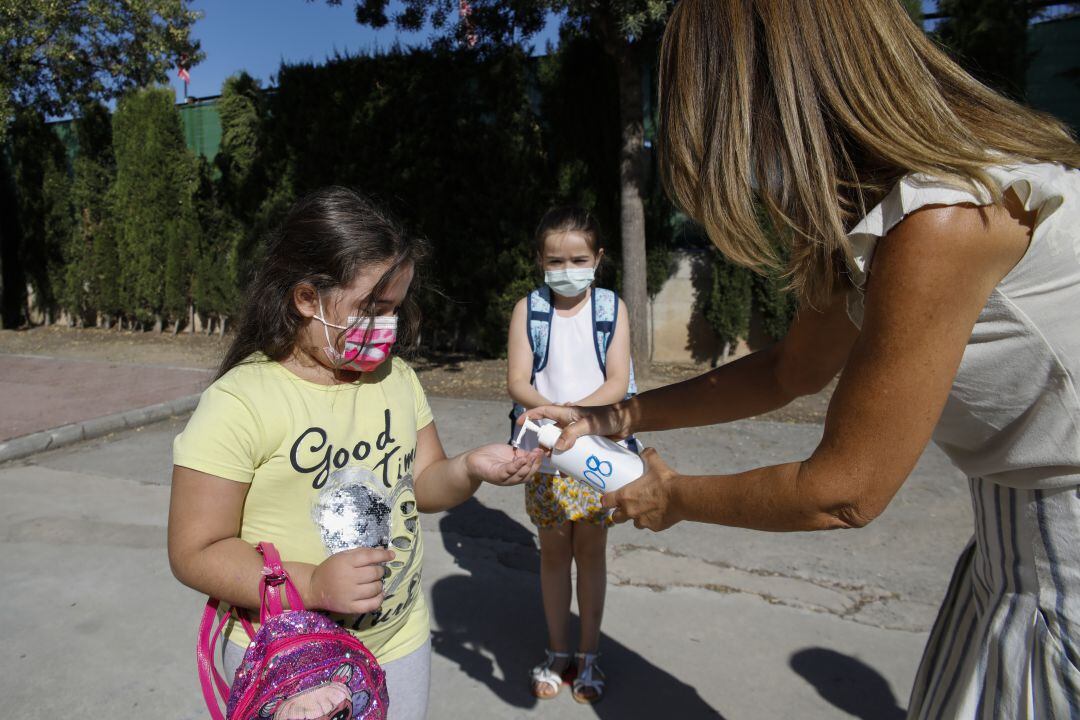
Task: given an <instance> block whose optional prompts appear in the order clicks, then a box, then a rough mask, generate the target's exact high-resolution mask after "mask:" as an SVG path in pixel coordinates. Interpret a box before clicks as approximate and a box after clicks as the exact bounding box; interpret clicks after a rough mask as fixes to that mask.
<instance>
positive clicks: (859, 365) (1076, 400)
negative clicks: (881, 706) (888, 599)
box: [530, 0, 1080, 720]
mask: <svg viewBox="0 0 1080 720" xmlns="http://www.w3.org/2000/svg"><path fill="white" fill-rule="evenodd" d="M822 5H823V3H815V2H811V1H810V0H749V1H747V2H734V3H721V2H715V0H682V1H681V2H680V3H678V5H677V6H676V8H675V10H674V12H673V14H672V17H671V21H670V22H669V24H668V28H667V31H666V33H665V38H664V43H663V47H662V50H661V58H660V88H661V91H660V119H661V132H660V133H659V143H658V146H659V152H660V161H661V162H660V164H661V168H662V170H663V172H664V175H665V179H666V181H667V185H668V188H669V191H670V193H671V195H672V196H673V197H674V199H675V200H676V201H677V202H678V203H679V205H681V206H682V207H683V208H684V209H686V211H687V212H689V213H690V214H691V215H692V216H693V217H694V219H695V220H697V221H698V222H700V223H701V224H702V225H703V226H704V227H705V228H706V229H707V230H708V232H709V235H710V238H711V239H712V240H713V242H714V243H715V244H716V245H717V247H719V249H720V250H721V251H722V252H723V253H724V254H725V255H726V256H727V257H728V258H730V259H732V260H734V261H736V262H740V263H743V264H746V265H752V266H762V265H768V264H770V263H775V257H776V254H775V251H774V248H773V247H772V246H771V245H770V243H769V242H768V240H767V238H765V237H764V235H763V233H762V231H761V228H760V226H759V223H758V220H757V217H756V210H757V208H759V207H765V208H767V209H768V210H769V211H770V214H771V220H772V223H773V225H774V226H775V227H777V228H779V230H780V237H781V238H782V240H783V241H784V242H785V244H786V245H787V248H786V249H787V250H788V252H787V253H786V255H787V256H788V257H790V262H789V263H788V266H787V268H786V269H787V271H788V277H790V278H791V280H792V283H793V285H794V287H795V288H796V289H797V290H798V291H799V292H800V294H801V295H802V299H803V301H804V302H803V305H802V307H801V309H800V311H799V314H798V317H797V318H796V320H795V322H794V324H793V325H792V328H791V330H790V331H789V333H788V335H787V337H785V338H784V339H783V340H782V341H781V342H780V343H778V344H777V345H775V346H773V347H770V348H768V349H766V350H763V351H761V352H758V353H754V354H751V355H749V356H747V357H745V358H742V359H740V360H738V361H736V362H734V363H730V364H728V365H725V366H723V367H721V368H718V369H717V370H714V371H713V372H711V373H708V374H706V375H704V376H702V377H700V378H697V379H694V380H689V381H687V382H684V383H680V384H678V385H673V386H671V387H667V388H660V389H658V390H654V391H651V392H648V393H644V394H642V395H639V396H637V397H635V398H634V399H633V400H630V401H628V402H624V403H617V404H615V405H613V406H609V407H606V408H568V407H554V406H553V407H549V408H541V409H536V410H534V411H533V412H532V413H530V414H531V415H533V416H540V417H545V416H546V417H548V418H552V419H555V420H557V421H560V422H561V423H562V424H569V423H571V422H572V423H573V424H572V425H570V426H569V427H568V428H567V429H566V430H565V431H564V437H563V439H562V440H561V442H560V444H559V447H565V446H566V445H567V444H570V443H572V442H573V440H574V438H576V437H578V436H580V435H583V434H596V433H600V434H606V435H616V436H618V435H623V434H625V433H627V432H631V431H639V430H640V431H645V430H661V429H667V428H672V427H679V426H691V425H708V424H711V423H717V422H726V421H730V420H736V419H739V418H742V417H746V416H750V415H756V414H760V413H762V412H765V411H767V410H770V409H773V408H776V407H779V406H782V405H784V404H785V403H787V402H789V401H790V400H791V399H792V398H794V397H797V396H799V395H803V394H808V393H812V392H817V391H818V390H820V389H821V388H822V387H823V386H825V385H826V384H827V383H828V382H829V381H830V380H832V378H833V377H835V375H836V374H837V373H840V381H839V384H838V385H837V388H836V391H835V393H834V394H833V396H832V399H831V401H830V404H829V412H828V416H827V418H826V421H825V426H824V428H823V437H822V440H821V443H820V444H819V445H818V447H817V448H816V449H815V450H814V452H813V454H812V455H810V457H808V458H807V459H805V460H803V461H801V462H792V463H786V464H783V465H776V466H771V467H761V468H755V469H752V470H749V471H746V472H742V473H737V474H731V475H711V476H689V475H683V474H679V473H677V472H675V471H674V470H673V469H671V468H669V467H667V466H665V465H664V463H663V462H662V461H660V459H659V458H658V457H657V456H656V454H655V453H652V452H651V451H646V453H645V458H646V460H647V462H648V464H649V470H648V472H647V473H646V475H645V476H643V477H642V478H641V479H639V480H638V481H636V482H634V483H631V484H630V485H627V486H626V487H623V488H621V489H620V490H617V491H615V492H613V493H609V494H607V495H605V496H604V503H605V505H610V506H612V507H615V508H617V509H616V512H615V519H616V521H618V520H621V519H624V518H625V519H633V520H634V522H635V524H636V525H638V526H639V527H647V528H650V529H653V530H662V529H664V528H667V527H669V526H671V525H672V524H673V523H676V522H679V521H681V520H696V521H701V522H713V523H721V524H725V525H733V526H739V527H745V528H753V529H758V530H773V531H782V530H786V531H791V530H826V529H832V528H859V527H862V526H864V525H866V524H867V523H869V522H871V521H872V520H873V519H874V518H875V517H876V516H877V515H878V514H880V513H881V512H883V511H884V510H885V508H886V506H887V505H888V504H889V502H890V500H891V499H892V498H893V496H894V495H895V494H896V492H897V491H898V490H899V489H900V486H901V485H902V484H903V482H904V481H905V479H906V478H907V477H908V474H909V473H910V472H911V470H912V468H913V467H914V466H915V463H916V462H917V461H918V459H919V456H920V454H921V453H922V452H923V449H924V448H925V446H926V444H927V443H928V442H929V441H931V440H933V441H934V442H936V443H937V444H938V445H939V446H940V447H941V448H942V449H943V450H944V451H945V452H946V453H947V454H948V455H949V456H950V458H951V459H952V460H953V462H954V463H955V464H956V465H957V467H959V468H960V469H961V470H962V471H963V472H964V473H965V474H966V475H967V476H968V478H969V479H968V484H969V486H970V490H971V501H972V508H973V510H974V516H975V524H974V533H973V537H972V539H971V542H970V544H969V545H968V547H967V548H966V549H965V550H964V551H963V553H962V554H961V556H960V558H959V561H958V562H957V565H956V571H955V573H954V575H953V579H952V582H951V583H950V586H949V589H948V591H947V593H946V595H945V601H944V603H943V605H942V607H941V611H940V613H939V615H938V619H937V622H936V623H935V625H934V628H933V630H932V631H931V633H930V638H929V642H928V643H927V647H926V652H925V654H924V655H923V660H922V664H921V666H920V668H919V671H918V673H917V674H916V679H915V685H914V688H913V690H912V693H911V700H910V703H909V707H908V715H909V717H910V718H919V719H922V718H926V719H931V718H933V719H935V720H936V719H937V718H950V719H951V718H963V719H965V720H967V719H971V718H980V719H982V718H1023V719H1025V720H1027V719H1030V720H1035V719H1036V718H1072V719H1075V718H1080V641H1078V638H1080V395H1078V385H1080V171H1078V170H1077V168H1080V146H1078V145H1077V143H1076V141H1075V139H1074V138H1073V137H1072V136H1071V134H1070V132H1069V131H1068V129H1066V128H1065V127H1064V126H1062V125H1061V123H1059V122H1057V121H1056V120H1054V119H1053V118H1051V117H1049V116H1046V115H1043V114H1041V113H1038V112H1035V111H1033V110H1031V109H1029V108H1025V107H1023V106H1022V105H1019V104H1017V103H1015V102H1012V101H1010V100H1008V99H1006V98H1004V97H1001V96H1000V95H997V94H996V93H994V92H993V91H991V90H990V89H988V88H986V87H985V86H983V85H981V84H979V83H978V82H977V81H975V80H974V79H973V78H971V77H970V76H969V75H968V74H967V73H965V72H964V71H963V70H962V69H961V68H960V67H958V66H957V65H956V63H954V62H953V61H952V60H951V59H950V58H948V57H947V56H946V55H945V54H944V53H943V52H942V51H941V49H940V48H938V47H937V46H936V45H935V44H934V43H933V42H932V41H931V40H929V39H928V38H927V37H926V36H925V34H924V33H923V32H922V30H921V29H920V28H918V27H917V26H916V25H915V24H914V23H912V22H911V19H910V18H909V17H908V16H907V14H906V12H905V11H904V9H903V8H902V6H901V4H900V3H899V2H895V1H894V0H845V2H835V3H828V12H823V11H822V9H821V8H822ZM926 512H927V519H926V522H928V523H932V522H933V517H934V515H933V508H932V507H928V508H926ZM792 714H793V715H798V714H799V713H798V710H797V709H796V710H795V711H794V712H793V713H792Z"/></svg>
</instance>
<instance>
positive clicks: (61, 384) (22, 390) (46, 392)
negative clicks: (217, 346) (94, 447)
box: [0, 354, 213, 441]
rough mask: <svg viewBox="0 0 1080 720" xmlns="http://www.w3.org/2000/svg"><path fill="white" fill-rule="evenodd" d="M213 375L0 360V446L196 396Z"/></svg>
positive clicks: (155, 368) (152, 368)
mask: <svg viewBox="0 0 1080 720" xmlns="http://www.w3.org/2000/svg"><path fill="white" fill-rule="evenodd" d="M212 378H213V371H210V370H201V369H194V368H180V367H159V366H153V365H127V364H122V363H112V362H101V361H94V360H63V359H59V358H54V357H42V356H28V355H6V354H0V398H2V402H0V441H3V440H7V439H10V438H13V437H19V436H22V435H29V434H30V433H33V432H37V431H39V430H49V429H52V428H56V427H59V426H61V425H68V424H70V423H77V422H82V421H84V420H91V419H93V418H97V417H102V416H104V415H112V414H113V413H119V412H123V411H125V410H132V409H135V408H141V407H145V406H147V405H154V404H157V403H162V402H167V401H169V400H175V399H177V398H181V397H184V396H187V395H193V394H196V393H200V392H202V391H203V390H204V389H205V388H206V386H207V385H208V384H209V382H210V380H211V379H212Z"/></svg>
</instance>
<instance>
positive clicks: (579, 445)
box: [514, 419, 645, 493]
mask: <svg viewBox="0 0 1080 720" xmlns="http://www.w3.org/2000/svg"><path fill="white" fill-rule="evenodd" d="M527 432H532V433H535V434H536V440H537V442H538V443H539V444H540V445H541V446H542V447H545V448H547V449H548V450H551V464H552V465H554V466H555V467H556V468H557V469H558V470H559V472H561V473H563V474H564V475H569V476H570V477H572V478H574V479H575V480H577V481H579V482H582V483H585V484H586V485H588V486H589V487H591V488H592V489H593V490H595V491H597V492H598V493H608V492H612V491H614V490H618V489H619V488H621V487H623V486H624V485H629V484H630V483H632V482H633V481H634V480H637V479H638V478H639V477H641V476H642V475H644V474H645V461H644V460H642V459H641V458H640V457H639V456H638V454H637V453H635V452H634V451H633V450H628V449H627V448H624V447H623V446H622V445H619V444H617V443H615V442H613V441H611V440H609V439H607V438H606V437H600V436H598V435H585V436H583V437H579V438H578V439H577V442H575V443H574V447H572V448H570V449H569V450H555V449H553V448H554V447H555V443H556V442H557V441H558V439H559V436H560V435H562V428H560V427H559V426H557V425H554V424H548V425H540V424H537V423H535V422H533V421H532V420H528V419H526V420H525V424H524V425H522V426H521V430H520V431H518V434H517V437H516V438H514V445H515V446H520V445H521V441H522V440H523V439H524V437H525V433H527Z"/></svg>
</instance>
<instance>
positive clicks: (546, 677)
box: [529, 650, 570, 700]
mask: <svg viewBox="0 0 1080 720" xmlns="http://www.w3.org/2000/svg"><path fill="white" fill-rule="evenodd" d="M544 655H545V656H546V657H545V659H544V662H542V663H540V664H539V665H537V666H536V667H534V668H533V669H532V672H530V673H529V677H530V679H531V680H532V694H533V696H534V697H536V698H539V699H540V700H550V699H551V698H553V697H555V696H556V695H558V694H559V691H560V690H562V686H563V676H562V674H560V673H557V672H555V670H553V669H552V668H554V666H555V663H556V662H558V661H559V660H566V661H567V668H569V660H570V653H568V652H555V651H554V650H545V651H544ZM563 672H566V670H565V669H564V670H563ZM543 686H550V687H551V688H552V690H553V692H552V693H551V694H550V695H541V694H540V693H539V692H537V689H538V687H543Z"/></svg>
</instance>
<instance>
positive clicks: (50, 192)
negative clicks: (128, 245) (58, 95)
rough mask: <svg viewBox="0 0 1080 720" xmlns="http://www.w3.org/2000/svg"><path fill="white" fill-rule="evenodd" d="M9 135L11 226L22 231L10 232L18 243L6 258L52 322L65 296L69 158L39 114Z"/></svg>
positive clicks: (26, 303)
mask: <svg viewBox="0 0 1080 720" xmlns="http://www.w3.org/2000/svg"><path fill="white" fill-rule="evenodd" d="M10 139H11V142H10V146H9V153H10V167H11V172H12V180H13V182H12V187H11V188H10V189H11V190H12V191H13V195H14V197H13V198H11V200H10V205H9V210H8V212H10V213H12V214H13V215H14V217H13V218H11V220H12V221H13V222H11V227H12V228H17V230H16V233H15V234H14V235H11V236H8V235H7V233H5V242H12V243H13V244H14V245H15V247H14V248H12V250H13V252H11V253H10V254H11V260H9V259H8V253H7V252H5V263H6V262H9V261H11V262H15V263H16V264H17V265H18V266H19V267H20V268H21V270H22V272H23V273H25V282H27V283H28V284H29V285H30V288H31V289H32V291H33V305H34V309H36V310H38V311H39V312H40V313H41V314H42V316H43V318H44V320H45V322H46V323H48V322H50V321H51V320H52V317H53V314H54V313H55V312H56V311H57V310H59V308H60V305H59V301H60V298H61V296H62V295H63V282H64V270H63V266H64V257H63V249H64V246H65V245H66V244H67V241H68V234H69V231H70V220H71V207H70V204H69V202H68V198H69V196H70V178H69V176H68V170H67V157H66V154H65V150H64V145H63V143H62V142H61V141H60V139H59V138H58V137H57V135H56V133H55V132H53V130H52V128H50V127H49V126H48V125H46V124H45V119H44V117H42V116H41V115H39V114H35V113H24V114H22V115H21V116H20V117H19V119H18V120H17V121H16V122H15V123H14V125H13V126H12V132H11V135H10ZM5 204H6V205H7V204H8V203H5ZM6 282H7V278H5V283H6ZM7 290H8V289H7V287H6V284H5V292H7ZM23 298H24V300H23V302H24V310H23V312H22V313H20V314H19V315H20V316H22V318H23V319H24V320H27V321H28V320H29V319H30V310H31V308H30V303H29V298H26V297H25V295H23ZM13 315H14V313H13ZM11 319H14V318H11ZM8 322H10V320H9V321H8Z"/></svg>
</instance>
